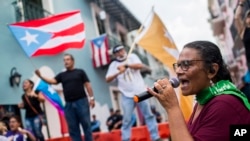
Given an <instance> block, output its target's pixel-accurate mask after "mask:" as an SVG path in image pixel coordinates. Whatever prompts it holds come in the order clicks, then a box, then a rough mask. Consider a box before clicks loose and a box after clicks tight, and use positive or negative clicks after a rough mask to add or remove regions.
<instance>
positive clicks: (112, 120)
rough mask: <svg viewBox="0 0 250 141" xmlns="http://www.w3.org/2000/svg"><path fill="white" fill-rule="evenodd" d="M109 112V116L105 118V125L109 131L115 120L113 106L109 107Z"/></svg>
mask: <svg viewBox="0 0 250 141" xmlns="http://www.w3.org/2000/svg"><path fill="white" fill-rule="evenodd" d="M109 113H110V115H109V117H108V118H107V121H106V125H107V127H108V130H109V131H112V130H113V128H114V124H115V121H116V118H117V116H116V114H115V111H114V109H113V108H110V109H109Z"/></svg>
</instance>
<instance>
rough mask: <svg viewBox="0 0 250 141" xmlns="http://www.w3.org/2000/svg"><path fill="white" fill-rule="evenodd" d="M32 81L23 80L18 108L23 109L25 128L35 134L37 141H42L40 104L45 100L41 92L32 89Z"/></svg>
mask: <svg viewBox="0 0 250 141" xmlns="http://www.w3.org/2000/svg"><path fill="white" fill-rule="evenodd" d="M33 86H34V82H33V81H31V80H30V79H26V80H24V81H23V91H24V94H23V95H22V102H21V103H19V104H18V107H19V108H23V109H25V128H26V129H28V130H29V131H32V133H33V134H34V135H35V137H36V138H37V139H38V140H39V141H44V135H43V133H42V124H43V123H42V119H41V116H43V114H44V113H43V111H42V108H41V106H40V104H41V103H43V102H44V101H45V98H44V96H43V94H42V93H40V92H37V91H34V90H33Z"/></svg>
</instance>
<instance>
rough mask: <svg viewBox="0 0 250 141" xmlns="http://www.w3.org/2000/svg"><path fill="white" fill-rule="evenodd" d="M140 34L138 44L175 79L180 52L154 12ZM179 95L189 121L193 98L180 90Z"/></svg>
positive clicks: (137, 39) (178, 90) (183, 110)
mask: <svg viewBox="0 0 250 141" xmlns="http://www.w3.org/2000/svg"><path fill="white" fill-rule="evenodd" d="M139 32H140V33H139V35H138V36H137V38H136V43H137V44H138V45H139V46H140V47H142V48H144V49H145V50H146V51H147V52H148V53H150V54H151V55H152V56H154V57H155V58H156V59H157V60H159V61H160V62H162V63H163V64H164V65H166V66H167V67H168V68H169V71H170V72H169V73H170V77H174V76H175V73H174V70H173V63H175V62H176V60H177V58H178V56H179V51H178V49H177V48H176V45H175V43H174V41H173V39H172V37H171V35H170V34H169V32H168V30H167V28H166V27H165V25H164V24H163V22H162V21H161V19H160V17H159V16H158V15H157V14H156V13H155V12H154V11H153V10H152V12H151V14H150V15H149V17H148V18H147V20H146V22H145V23H144V25H143V28H142V30H141V31H139ZM177 93H179V95H178V98H179V102H180V106H181V109H182V112H183V114H184V117H185V119H186V120H187V119H188V118H189V117H190V114H191V112H192V107H193V97H184V96H182V94H181V91H180V89H177Z"/></svg>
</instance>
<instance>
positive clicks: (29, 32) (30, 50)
mask: <svg viewBox="0 0 250 141" xmlns="http://www.w3.org/2000/svg"><path fill="white" fill-rule="evenodd" d="M9 29H10V30H11V32H12V33H13V35H14V36H15V38H16V39H17V41H18V43H19V44H20V46H21V47H22V49H23V50H24V52H25V53H26V54H27V55H28V56H29V57H31V56H32V55H33V54H34V53H35V52H36V51H37V50H38V49H39V48H40V47H41V46H42V45H43V44H44V43H46V42H47V41H48V40H49V39H50V38H51V37H52V36H53V34H51V33H48V32H43V31H40V30H36V29H32V28H27V27H22V26H15V25H9Z"/></svg>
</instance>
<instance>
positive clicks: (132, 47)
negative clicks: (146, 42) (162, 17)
mask: <svg viewBox="0 0 250 141" xmlns="http://www.w3.org/2000/svg"><path fill="white" fill-rule="evenodd" d="M152 12H154V5H153V6H152V9H151V10H150V12H149V13H148V15H147V16H146V18H145V19H144V21H143V23H145V22H146V21H147V19H148V17H149V16H150V14H151V13H152ZM143 23H142V24H141V25H140V27H139V29H138V31H137V35H138V33H140V32H141V31H142V29H143V26H144V25H143ZM135 45H136V38H135V39H134V40H133V42H132V44H131V47H130V49H129V51H128V54H127V58H126V61H125V62H127V61H128V56H129V55H130V54H131V53H132V51H133V49H134V48H135Z"/></svg>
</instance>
